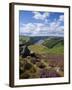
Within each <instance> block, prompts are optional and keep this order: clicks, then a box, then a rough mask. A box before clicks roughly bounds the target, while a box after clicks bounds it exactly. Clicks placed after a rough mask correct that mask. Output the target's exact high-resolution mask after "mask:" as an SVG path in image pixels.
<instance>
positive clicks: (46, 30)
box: [19, 10, 64, 37]
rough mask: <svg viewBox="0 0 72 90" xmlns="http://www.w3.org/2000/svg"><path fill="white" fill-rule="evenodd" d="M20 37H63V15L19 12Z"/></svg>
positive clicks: (57, 13)
mask: <svg viewBox="0 0 72 90" xmlns="http://www.w3.org/2000/svg"><path fill="white" fill-rule="evenodd" d="M19 28H20V31H19V32H20V33H19V34H20V35H24V36H60V37H63V36H64V13H61V12H45V11H44V12H42V11H24V10H20V11H19Z"/></svg>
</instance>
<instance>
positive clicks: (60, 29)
mask: <svg viewBox="0 0 72 90" xmlns="http://www.w3.org/2000/svg"><path fill="white" fill-rule="evenodd" d="M20 34H21V35H26V36H50V35H52V36H63V34H64V26H61V25H60V22H58V21H55V22H54V21H53V22H51V23H49V24H45V23H28V24H23V25H22V27H20Z"/></svg>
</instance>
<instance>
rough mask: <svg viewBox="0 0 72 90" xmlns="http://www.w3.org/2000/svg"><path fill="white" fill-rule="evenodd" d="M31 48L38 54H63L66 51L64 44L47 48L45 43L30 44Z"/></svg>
mask: <svg viewBox="0 0 72 90" xmlns="http://www.w3.org/2000/svg"><path fill="white" fill-rule="evenodd" d="M29 49H30V50H31V51H33V52H35V53H38V54H45V53H49V54H56V55H57V54H63V53H64V47H63V46H59V47H53V48H47V47H45V46H43V45H30V46H29Z"/></svg>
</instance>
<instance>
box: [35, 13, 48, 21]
mask: <svg viewBox="0 0 72 90" xmlns="http://www.w3.org/2000/svg"><path fill="white" fill-rule="evenodd" d="M33 14H34V16H33V18H34V19H37V20H46V18H48V17H49V15H50V13H48V12H44V13H40V12H33Z"/></svg>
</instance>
